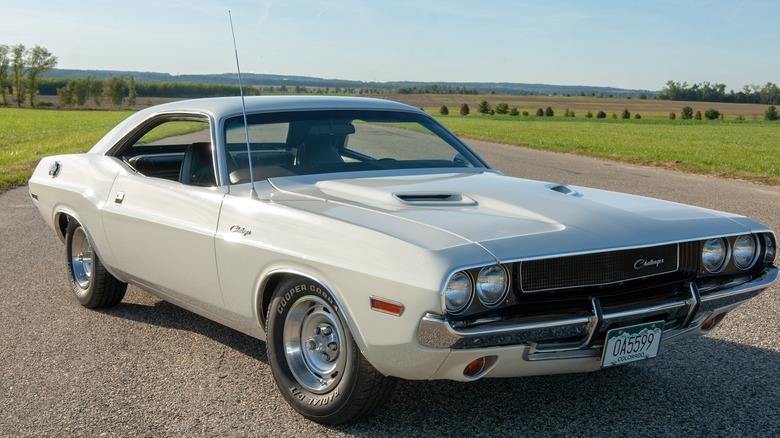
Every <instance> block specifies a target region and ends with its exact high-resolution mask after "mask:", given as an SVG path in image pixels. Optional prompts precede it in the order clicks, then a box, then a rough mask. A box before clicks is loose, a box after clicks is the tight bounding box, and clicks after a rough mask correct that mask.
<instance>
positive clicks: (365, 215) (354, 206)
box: [271, 172, 766, 261]
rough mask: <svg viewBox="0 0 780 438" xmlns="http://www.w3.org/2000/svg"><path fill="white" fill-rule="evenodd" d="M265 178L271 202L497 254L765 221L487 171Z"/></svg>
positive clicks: (698, 234)
mask: <svg viewBox="0 0 780 438" xmlns="http://www.w3.org/2000/svg"><path fill="white" fill-rule="evenodd" d="M271 183H272V185H273V186H274V187H275V188H276V189H277V190H278V193H277V196H276V197H275V199H274V202H278V203H282V204H286V205H288V206H291V207H294V208H298V209H303V210H309V211H311V212H316V213H318V214H323V215H326V216H330V217H332V218H335V219H338V220H341V221H347V222H351V223H354V224H357V225H359V226H362V227H366V228H371V229H375V230H377V231H380V232H382V233H385V234H391V235H394V236H395V237H398V238H400V239H405V240H407V241H409V242H411V243H415V244H418V245H421V246H425V247H430V248H434V249H438V248H442V247H447V246H455V245H458V244H465V243H476V244H479V245H481V246H482V247H484V248H485V249H486V250H488V251H489V252H490V253H491V254H492V255H493V256H494V257H495V258H496V259H498V260H499V261H508V260H517V259H521V258H529V257H544V256H547V255H552V254H561V253H577V252H591V251H601V250H608V249H615V248H625V247H641V246H648V245H655V244H659V243H667V242H678V241H686V240H696V239H702V238H707V237H712V236H717V235H724V234H738V233H744V232H749V231H758V230H765V229H766V228H765V227H763V226H762V225H761V224H759V223H757V222H755V221H753V220H752V219H749V218H746V217H743V216H738V215H732V214H728V213H722V212H717V211H713V210H707V209H703V208H697V207H691V206H687V205H682V204H677V203H672V202H667V201H660V200H656V199H651V198H645V197H640V196H633V195H626V194H622V193H615V192H608V191H604V190H596V189H587V188H581V187H572V186H566V185H562V184H555V183H545V182H539V181H531V180H524V179H519V178H512V177H508V176H504V175H501V174H497V173H491V172H473V173H442V174H425V175H399V176H376V177H357V178H351V177H349V178H343V179H327V180H321V179H320V180H315V179H312V178H306V177H293V178H279V179H275V180H272V181H271Z"/></svg>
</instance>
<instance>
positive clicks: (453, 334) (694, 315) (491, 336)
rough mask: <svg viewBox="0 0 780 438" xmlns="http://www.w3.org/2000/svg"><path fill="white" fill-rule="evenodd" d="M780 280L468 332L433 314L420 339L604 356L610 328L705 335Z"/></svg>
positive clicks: (438, 344)
mask: <svg viewBox="0 0 780 438" xmlns="http://www.w3.org/2000/svg"><path fill="white" fill-rule="evenodd" d="M777 276H778V269H777V268H776V267H770V268H766V269H765V270H764V272H763V273H762V274H761V275H759V276H757V277H756V278H753V279H752V280H749V281H742V282H735V283H734V284H725V285H724V284H721V285H718V287H711V288H709V289H706V290H704V289H702V290H700V289H699V287H698V286H697V285H696V284H695V283H693V282H690V283H688V285H687V289H688V291H689V295H688V296H686V297H685V298H684V299H680V298H679V297H677V298H674V299H655V300H649V301H644V302H637V303H631V304H621V305H613V306H611V307H609V306H602V303H601V301H600V300H599V299H598V298H591V300H590V303H591V309H584V310H583V311H582V312H579V313H576V312H575V313H572V312H567V313H562V314H560V315H556V314H551V315H545V316H544V317H539V316H536V317H528V318H512V319H508V320H503V321H498V322H486V323H484V324H478V325H473V326H471V327H467V328H460V327H455V326H453V325H452V324H451V323H450V322H449V321H447V320H446V319H444V317H442V316H441V315H437V314H432V313H428V314H426V315H425V316H424V317H423V318H422V320H421V321H420V325H419V328H418V332H417V340H418V342H419V343H420V345H422V346H424V347H428V348H433V349H452V350H453V351H456V350H470V349H484V348H488V347H505V346H519V345H523V346H527V347H529V348H527V349H526V350H525V351H526V352H525V354H524V355H525V357H524V358H525V359H526V360H529V361H531V360H549V359H566V358H568V359H574V358H586V357H600V356H601V350H602V346H603V339H604V336H605V334H606V332H607V331H608V330H610V329H611V328H616V327H622V326H628V325H633V324H637V323H642V322H647V321H664V322H665V325H664V337H663V342H664V343H666V342H668V341H670V340H672V339H675V338H679V337H681V336H682V335H686V334H693V333H696V332H702V331H703V330H701V325H702V323H704V322H705V321H706V320H708V319H709V318H712V317H713V316H716V315H719V314H722V313H725V312H728V311H730V310H732V309H734V308H735V307H737V306H738V305H740V304H742V303H744V302H746V301H748V300H750V299H752V298H754V297H756V296H757V295H759V294H761V292H763V291H764V290H765V289H766V288H768V287H769V286H770V285H771V284H772V283H773V282H774V281H775V280H776V279H777Z"/></svg>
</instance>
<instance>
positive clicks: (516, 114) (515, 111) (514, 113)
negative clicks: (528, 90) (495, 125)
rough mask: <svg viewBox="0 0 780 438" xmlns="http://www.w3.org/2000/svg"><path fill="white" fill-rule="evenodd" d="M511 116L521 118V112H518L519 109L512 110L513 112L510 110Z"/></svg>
mask: <svg viewBox="0 0 780 438" xmlns="http://www.w3.org/2000/svg"><path fill="white" fill-rule="evenodd" d="M509 115H510V116H519V115H520V111H518V110H517V108H512V109H511V110H509Z"/></svg>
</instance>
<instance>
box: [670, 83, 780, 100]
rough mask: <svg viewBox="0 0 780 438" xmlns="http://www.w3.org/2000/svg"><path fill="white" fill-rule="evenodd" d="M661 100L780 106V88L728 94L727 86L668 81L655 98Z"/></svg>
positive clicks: (768, 86) (764, 87)
mask: <svg viewBox="0 0 780 438" xmlns="http://www.w3.org/2000/svg"><path fill="white" fill-rule="evenodd" d="M655 98H656V99H660V100H685V101H692V102H728V103H760V104H767V105H777V104H780V88H778V86H777V85H775V84H773V83H772V82H767V83H766V84H765V85H756V84H752V85H745V86H744V87H742V90H740V91H734V90H730V91H729V92H728V93H727V92H726V85H725V84H717V83H716V84H710V83H709V82H702V83H701V84H693V85H688V83H687V82H682V83H680V82H675V81H668V82H667V83H666V85H665V86H664V88H663V90H661V92H660V93H658V94H657V95H656V96H655Z"/></svg>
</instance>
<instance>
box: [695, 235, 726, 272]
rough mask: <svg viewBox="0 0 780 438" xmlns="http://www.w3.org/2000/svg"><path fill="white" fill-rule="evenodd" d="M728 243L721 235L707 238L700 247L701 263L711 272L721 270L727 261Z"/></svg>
mask: <svg viewBox="0 0 780 438" xmlns="http://www.w3.org/2000/svg"><path fill="white" fill-rule="evenodd" d="M728 259H729V244H728V241H727V240H726V239H724V238H722V237H715V238H712V239H707V240H705V241H704V243H703V244H702V248H701V263H702V266H704V269H706V270H707V272H709V273H711V274H716V273H718V272H721V271H722V270H723V269H724V268H725V267H726V264H727V263H728Z"/></svg>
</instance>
